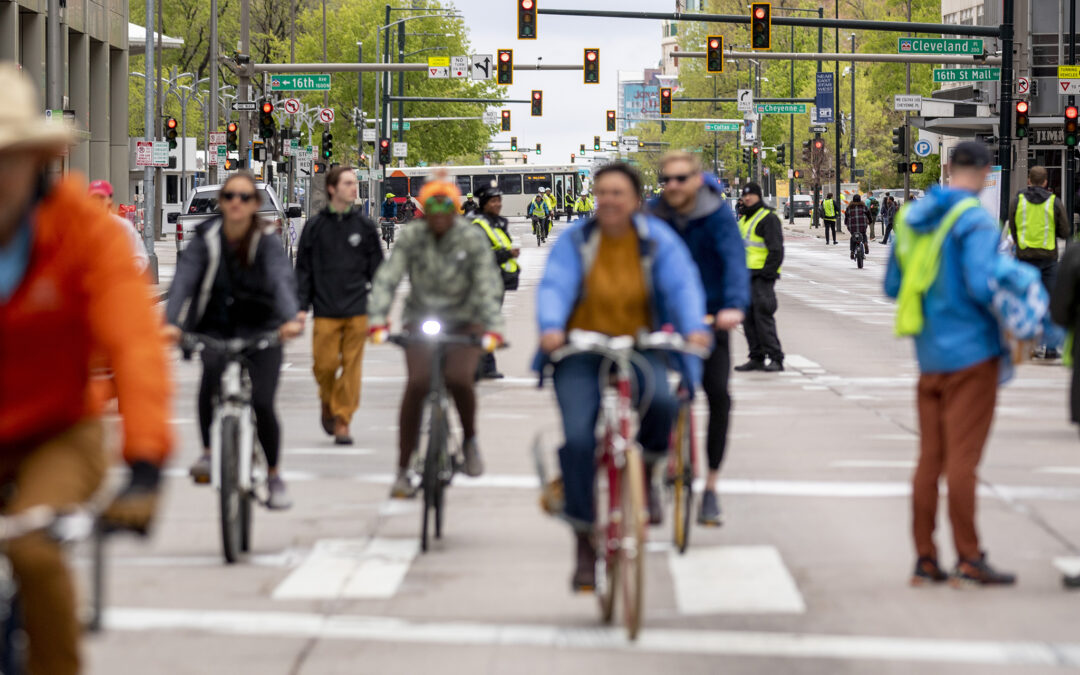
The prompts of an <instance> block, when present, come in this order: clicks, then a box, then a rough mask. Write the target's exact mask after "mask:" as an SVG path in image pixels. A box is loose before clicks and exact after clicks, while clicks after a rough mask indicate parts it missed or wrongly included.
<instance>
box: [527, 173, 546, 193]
mask: <svg viewBox="0 0 1080 675" xmlns="http://www.w3.org/2000/svg"><path fill="white" fill-rule="evenodd" d="M540 188H548V189H550V188H551V174H550V173H527V174H525V192H526V193H527V194H530V195H532V194H536V193H537V192H538V191H539V189H540Z"/></svg>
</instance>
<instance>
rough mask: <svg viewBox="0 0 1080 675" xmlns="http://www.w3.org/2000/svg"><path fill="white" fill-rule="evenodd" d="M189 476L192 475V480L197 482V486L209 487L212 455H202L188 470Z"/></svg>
mask: <svg viewBox="0 0 1080 675" xmlns="http://www.w3.org/2000/svg"><path fill="white" fill-rule="evenodd" d="M188 474H190V475H191V480H193V481H195V484H196V485H209V483H210V455H209V454H206V455H201V456H200V457H199V458H198V459H197V460H195V463H194V464H192V465H191V468H190V469H188Z"/></svg>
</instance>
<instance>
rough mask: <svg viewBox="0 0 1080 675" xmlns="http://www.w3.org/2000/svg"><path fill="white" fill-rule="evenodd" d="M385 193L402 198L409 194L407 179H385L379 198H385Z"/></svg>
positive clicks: (396, 177)
mask: <svg viewBox="0 0 1080 675" xmlns="http://www.w3.org/2000/svg"><path fill="white" fill-rule="evenodd" d="M387 192H392V193H394V194H395V195H398V196H400V197H404V196H405V195H406V194H408V192H409V179H408V178H405V177H404V176H395V177H393V178H387V179H386V180H385V181H383V193H382V194H381V195H379V197H380V198H385V197H386V193H387Z"/></svg>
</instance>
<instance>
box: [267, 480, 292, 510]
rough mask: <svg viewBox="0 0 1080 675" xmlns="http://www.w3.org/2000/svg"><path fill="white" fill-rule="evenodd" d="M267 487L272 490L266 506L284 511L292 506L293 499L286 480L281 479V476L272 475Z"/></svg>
mask: <svg viewBox="0 0 1080 675" xmlns="http://www.w3.org/2000/svg"><path fill="white" fill-rule="evenodd" d="M267 488H268V489H269V490H270V498H269V499H267V500H266V508H268V509H270V510H271V511H284V510H286V509H288V508H291V507H292V500H291V499H289V493H288V492H287V491H286V490H285V481H283V480H281V476H278V475H274V476H270V480H269V481H268V482H267Z"/></svg>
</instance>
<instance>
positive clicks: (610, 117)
mask: <svg viewBox="0 0 1080 675" xmlns="http://www.w3.org/2000/svg"><path fill="white" fill-rule="evenodd" d="M607 130H608V131H615V111H614V110H609V111H607Z"/></svg>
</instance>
